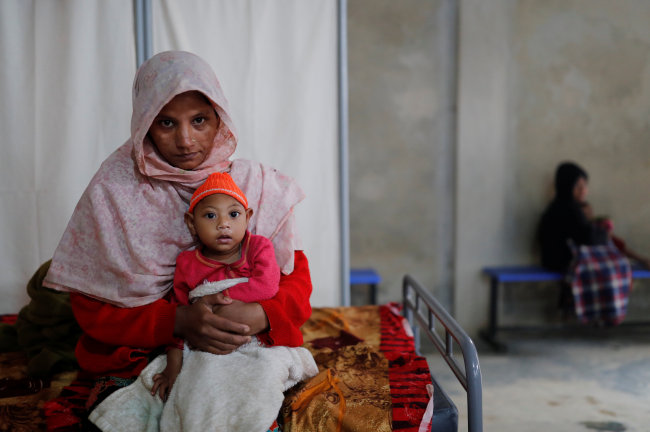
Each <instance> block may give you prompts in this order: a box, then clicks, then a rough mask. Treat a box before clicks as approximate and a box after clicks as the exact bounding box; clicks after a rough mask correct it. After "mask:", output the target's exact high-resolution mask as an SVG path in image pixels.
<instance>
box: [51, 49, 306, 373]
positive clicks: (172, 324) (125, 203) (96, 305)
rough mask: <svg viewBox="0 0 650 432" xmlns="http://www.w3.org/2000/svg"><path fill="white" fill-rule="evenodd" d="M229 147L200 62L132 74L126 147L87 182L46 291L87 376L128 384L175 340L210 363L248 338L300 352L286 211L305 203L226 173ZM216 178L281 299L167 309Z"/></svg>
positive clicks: (175, 61) (295, 265) (274, 183)
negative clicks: (73, 324)
mask: <svg viewBox="0 0 650 432" xmlns="http://www.w3.org/2000/svg"><path fill="white" fill-rule="evenodd" d="M236 145H237V138H236V135H235V130H234V127H233V124H232V120H231V118H230V116H229V114H228V104H227V102H226V99H225V97H224V95H223V92H222V90H221V86H220V85H219V82H218V80H217V78H216V76H215V75H214V72H213V71H212V69H211V68H210V66H209V65H208V64H207V63H205V62H204V61H203V60H202V59H200V58H199V57H197V56H196V55H194V54H190V53H187V52H180V51H170V52H163V53H160V54H157V55H156V56H154V57H152V58H151V59H149V60H148V61H147V62H145V63H144V64H143V65H142V66H141V67H140V68H139V69H138V72H137V73H136V76H135V80H134V85H133V114H132V118H131V137H130V139H129V140H128V141H127V142H126V143H125V144H124V145H122V146H121V147H120V148H118V149H117V150H116V151H115V152H114V153H113V154H112V155H111V156H109V157H108V158H107V159H106V161H104V163H103V164H102V166H101V167H100V169H99V170H98V172H97V173H96V174H95V176H94V177H93V179H92V180H91V182H90V184H89V185H88V187H87V189H86V191H85V192H84V194H83V196H82V197H81V199H80V201H79V203H78V204H77V207H76V208H75V211H74V213H73V215H72V218H71V219H70V222H69V224H68V227H67V228H66V231H65V233H64V235H63V238H62V239H61V242H60V243H59V246H58V247H57V249H56V251H55V254H54V257H53V259H52V264H51V266H50V270H49V272H48V274H47V277H46V279H45V282H44V285H45V286H47V287H50V288H54V289H57V290H60V291H67V292H70V293H71V295H70V301H71V304H72V308H73V312H74V314H75V317H76V319H77V321H78V322H79V325H80V326H81V328H82V330H83V335H82V336H81V338H80V339H79V342H78V344H77V347H76V352H75V354H76V357H77V361H78V362H79V365H80V367H81V368H82V369H83V370H84V371H86V372H89V373H91V374H93V375H94V376H97V377H102V376H113V377H119V378H127V379H130V378H133V377H136V376H137V375H138V374H139V373H140V371H141V370H142V369H143V368H144V367H145V366H146V365H147V363H148V361H149V360H150V358H151V357H152V356H153V355H154V354H156V353H158V352H157V351H156V349H157V348H159V347H161V346H164V345H168V344H170V343H172V342H173V340H174V337H181V338H184V339H185V340H186V341H187V343H188V344H189V345H190V346H192V347H193V348H194V349H197V350H201V351H206V352H210V353H214V354H226V353H230V352H232V351H233V350H234V349H236V348H237V347H239V346H241V345H242V344H244V343H246V342H248V341H249V340H250V336H251V335H254V334H256V335H258V337H259V338H260V339H261V340H262V341H263V342H265V343H266V344H268V345H286V346H299V345H301V344H302V334H301V332H300V326H301V325H302V324H303V323H304V322H305V321H306V319H307V318H308V317H309V315H310V313H311V308H310V305H309V296H310V294H311V289H312V288H311V281H310V275H309V268H308V263H307V259H306V257H305V255H304V254H303V252H302V251H299V250H295V249H296V248H295V245H296V244H297V242H296V233H295V228H294V218H293V207H294V206H295V205H296V204H297V203H298V202H299V201H301V200H302V199H303V197H304V195H303V193H302V191H301V190H300V188H299V187H298V186H297V184H296V183H295V182H294V181H293V180H292V179H290V178H288V177H286V176H284V175H282V174H281V173H279V172H277V171H275V170H272V169H269V168H266V167H264V166H262V165H260V164H258V163H254V162H251V161H245V160H234V161H230V160H229V157H230V156H231V155H232V154H233V152H234V151H235V148H236ZM215 171H223V172H229V173H230V175H231V176H232V177H233V179H234V180H235V181H236V182H237V184H239V185H240V187H241V188H242V189H243V191H244V193H245V194H246V195H247V197H248V199H249V205H250V207H251V208H253V209H254V216H253V217H252V218H251V221H250V225H249V227H250V230H251V232H253V233H256V234H260V235H263V236H265V237H268V238H270V239H271V240H272V242H273V245H274V248H275V252H276V257H277V260H278V264H279V265H280V268H281V270H282V273H283V275H282V277H281V280H280V287H279V291H278V294H277V295H276V296H275V297H274V298H272V299H270V300H266V301H262V302H259V303H242V302H237V301H233V300H229V299H227V298H225V297H223V296H222V295H220V294H215V295H213V296H208V297H206V298H205V300H204V301H200V302H196V303H194V304H192V305H190V306H176V305H173V304H170V303H169V302H168V301H167V300H166V299H165V298H164V297H165V294H166V293H167V292H168V291H169V289H170V288H171V284H172V280H173V276H174V263H175V260H176V257H177V255H178V254H179V253H180V252H182V251H184V250H187V249H190V248H192V247H193V246H194V245H195V244H194V239H193V238H192V236H191V234H190V233H189V231H188V230H187V227H186V226H185V223H184V221H183V214H184V212H185V210H186V209H187V206H188V203H189V200H190V197H191V195H192V193H193V191H194V190H195V189H196V187H197V186H198V185H199V184H201V183H202V182H203V181H204V180H205V179H206V178H207V177H208V175H209V174H210V173H212V172H215ZM112 382H115V380H113V381H112ZM127 383H128V380H127Z"/></svg>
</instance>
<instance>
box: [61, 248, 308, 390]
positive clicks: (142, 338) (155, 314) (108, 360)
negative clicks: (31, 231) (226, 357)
mask: <svg viewBox="0 0 650 432" xmlns="http://www.w3.org/2000/svg"><path fill="white" fill-rule="evenodd" d="M311 291H312V285H311V276H310V274H309V263H308V262H307V257H305V255H304V253H303V252H302V251H296V252H295V264H294V270H293V273H291V274H290V275H282V277H281V278H280V289H279V291H278V293H277V294H276V295H275V297H273V298H272V299H269V300H263V301H261V302H259V303H260V304H261V305H262V308H263V309H264V311H265V312H266V315H267V317H268V319H269V327H270V330H269V331H268V332H265V333H262V334H259V335H258V337H259V338H260V340H261V341H262V342H264V343H266V344H267V345H283V346H291V347H295V346H300V345H302V333H301V332H300V326H301V325H302V324H304V322H305V321H307V319H308V318H309V316H310V315H311V306H310V304H309V297H310V295H311ZM70 301H71V304H72V310H73V312H74V315H75V318H76V319H77V322H78V323H79V325H80V326H81V328H82V329H83V331H84V333H83V335H82V336H81V338H80V339H79V342H78V343H77V348H76V351H75V354H76V357H77V361H78V362H79V365H80V366H81V368H82V369H84V370H85V371H88V372H90V373H92V374H95V375H97V376H102V375H113V376H118V377H134V376H137V375H138V374H139V373H140V371H142V369H144V367H145V366H146V365H147V363H148V361H149V358H148V356H149V354H150V353H151V351H152V350H153V349H155V348H157V347H160V346H163V345H169V344H171V343H173V342H174V336H173V331H174V321H175V318H176V306H175V305H173V304H171V303H169V302H168V301H167V300H166V299H160V300H157V301H155V302H153V303H150V304H148V305H145V306H139V307H134V308H121V307H119V306H114V305H111V304H108V303H104V302H101V301H99V300H95V299H92V298H90V297H87V296H85V295H83V294H75V293H72V294H71V295H70Z"/></svg>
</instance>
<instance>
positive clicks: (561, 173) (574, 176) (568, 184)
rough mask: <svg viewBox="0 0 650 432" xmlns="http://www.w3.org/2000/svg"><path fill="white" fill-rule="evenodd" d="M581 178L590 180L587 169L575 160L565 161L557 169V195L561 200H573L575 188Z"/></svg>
mask: <svg viewBox="0 0 650 432" xmlns="http://www.w3.org/2000/svg"><path fill="white" fill-rule="evenodd" d="M581 178H583V179H585V180H588V179H589V176H588V175H587V171H585V170H584V169H582V168H581V167H580V166H579V165H578V164H576V163H573V162H563V163H561V164H560V165H558V167H557V170H556V171H555V197H556V199H560V200H573V188H574V187H575V185H576V183H577V182H578V180H580V179H581Z"/></svg>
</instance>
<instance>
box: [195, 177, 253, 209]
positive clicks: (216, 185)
mask: <svg viewBox="0 0 650 432" xmlns="http://www.w3.org/2000/svg"><path fill="white" fill-rule="evenodd" d="M218 193H220V194H226V195H230V196H231V197H233V198H234V199H236V200H237V201H239V202H240V203H241V205H243V206H244V208H245V209H248V200H247V199H246V195H244V192H242V191H241V189H239V187H238V186H237V184H236V183H235V181H234V180H233V179H232V177H230V174H226V173H222V172H216V173H213V174H210V176H209V177H208V178H207V179H206V180H205V182H203V184H202V185H201V186H199V187H198V189H197V190H195V191H194V194H193V195H192V199H191V200H190V209H189V210H188V211H189V212H190V213H191V212H192V210H194V207H196V205H197V204H198V203H199V201H201V200H202V199H203V198H205V197H207V196H208V195H213V194H218Z"/></svg>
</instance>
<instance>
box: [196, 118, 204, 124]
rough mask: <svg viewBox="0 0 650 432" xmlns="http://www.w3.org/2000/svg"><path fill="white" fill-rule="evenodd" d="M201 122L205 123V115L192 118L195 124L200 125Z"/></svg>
mask: <svg viewBox="0 0 650 432" xmlns="http://www.w3.org/2000/svg"><path fill="white" fill-rule="evenodd" d="M203 123H205V117H197V118H195V119H194V124H195V125H202V124H203Z"/></svg>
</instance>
